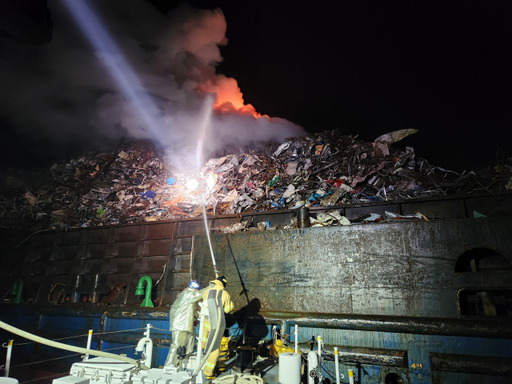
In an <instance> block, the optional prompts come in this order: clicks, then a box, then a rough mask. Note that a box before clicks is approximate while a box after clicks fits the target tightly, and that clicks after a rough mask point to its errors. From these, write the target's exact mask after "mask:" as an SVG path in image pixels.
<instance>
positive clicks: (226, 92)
mask: <svg viewBox="0 0 512 384" xmlns="http://www.w3.org/2000/svg"><path fill="white" fill-rule="evenodd" d="M200 90H201V91H203V92H209V93H214V94H215V95H216V100H215V104H214V105H213V108H214V110H215V111H216V112H218V113H221V114H223V113H238V114H242V115H250V116H253V117H254V118H256V119H258V118H261V117H266V118H268V116H267V115H262V114H261V113H259V112H257V111H256V109H255V108H254V107H253V106H252V105H251V104H245V101H244V96H243V94H242V91H241V90H240V87H239V86H238V82H237V81H236V80H235V79H233V78H228V77H225V76H217V78H216V80H215V84H213V83H212V82H208V83H206V84H202V85H201V86H200Z"/></svg>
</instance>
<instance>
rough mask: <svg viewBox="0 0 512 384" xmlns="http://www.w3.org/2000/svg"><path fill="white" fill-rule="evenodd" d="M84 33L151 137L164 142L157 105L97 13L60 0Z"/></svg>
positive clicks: (78, 2)
mask: <svg viewBox="0 0 512 384" xmlns="http://www.w3.org/2000/svg"><path fill="white" fill-rule="evenodd" d="M61 2H62V3H63V4H64V6H65V7H66V8H67V10H68V12H69V13H70V14H71V15H72V16H73V18H74V19H75V21H76V23H77V24H78V26H79V27H80V29H81V30H82V32H83V34H84V35H85V37H86V38H87V40H88V41H89V43H90V44H91V46H92V47H93V48H94V49H95V50H96V51H97V52H96V53H97V54H98V56H99V57H100V59H101V61H102V62H103V63H104V64H105V68H106V69H107V71H108V73H109V75H110V76H111V77H112V78H113V79H114V81H115V82H116V84H117V86H118V88H119V89H120V91H121V92H122V93H123V95H124V96H125V97H126V98H127V100H128V101H129V102H130V103H131V104H132V106H133V107H134V108H135V110H136V111H137V113H138V115H139V117H140V118H141V120H142V122H143V123H144V125H145V127H144V128H146V129H148V130H149V132H150V133H151V135H152V136H153V138H155V139H156V140H158V141H159V142H160V143H165V138H164V134H163V133H164V132H163V127H164V124H163V122H162V120H161V119H159V118H158V117H157V116H156V115H157V114H158V113H159V112H158V108H157V106H156V105H155V103H154V102H153V100H152V99H151V98H150V97H149V95H148V94H147V92H146V90H145V88H144V86H143V85H142V83H141V81H140V79H139V77H138V76H137V74H136V73H135V71H134V70H133V69H132V68H131V67H130V65H129V64H128V62H127V60H126V59H125V57H124V55H123V54H122V52H121V50H120V49H119V48H118V47H117V44H116V42H115V41H114V39H113V38H112V37H111V36H110V34H109V33H108V32H107V30H106V29H105V28H104V27H103V25H102V23H101V22H100V20H99V18H98V16H97V15H96V14H95V13H94V11H93V9H92V8H91V7H90V6H89V5H88V4H87V2H86V1H84V0H61Z"/></svg>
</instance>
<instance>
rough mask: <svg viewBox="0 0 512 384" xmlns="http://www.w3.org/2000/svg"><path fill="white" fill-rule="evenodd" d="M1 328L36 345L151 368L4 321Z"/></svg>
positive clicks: (133, 360) (132, 360)
mask: <svg viewBox="0 0 512 384" xmlns="http://www.w3.org/2000/svg"><path fill="white" fill-rule="evenodd" d="M0 328H3V329H5V330H6V331H8V332H11V333H14V334H15V335H18V336H21V337H23V338H25V339H28V340H32V341H35V342H36V343H40V344H44V345H48V346H49V347H53V348H58V349H64V350H66V351H70V352H76V353H82V354H84V355H94V356H99V357H108V358H112V359H116V360H120V361H124V362H125V363H130V364H133V365H135V366H136V367H138V368H142V369H144V370H148V369H149V367H147V366H146V365H144V364H142V363H141V362H140V361H138V360H135V359H132V358H130V357H126V356H121V355H116V354H115V353H109V352H103V351H96V350H95V349H87V348H81V347H75V346H74V345H68V344H64V343H59V342H58V341H53V340H49V339H45V338H44V337H41V336H37V335H34V334H32V333H29V332H26V331H23V330H21V329H19V328H16V327H13V326H12V325H9V324H7V323H4V322H3V321H0Z"/></svg>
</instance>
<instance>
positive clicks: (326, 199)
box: [0, 129, 512, 230]
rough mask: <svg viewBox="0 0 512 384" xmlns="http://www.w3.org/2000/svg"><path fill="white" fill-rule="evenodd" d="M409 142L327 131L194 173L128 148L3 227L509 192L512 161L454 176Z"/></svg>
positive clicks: (76, 172) (150, 149)
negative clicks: (368, 139) (364, 138)
mask: <svg viewBox="0 0 512 384" xmlns="http://www.w3.org/2000/svg"><path fill="white" fill-rule="evenodd" d="M413 133H416V130H413V129H406V130H400V131H394V132H390V133H387V134H384V135H382V136H380V137H378V138H377V139H375V140H374V141H373V142H365V141H362V140H358V139H357V136H351V135H345V136H343V135H339V134H337V133H336V132H334V131H332V132H324V133H322V134H317V135H314V136H307V137H301V138H290V139H288V140H287V141H285V142H284V143H281V144H274V145H268V146H267V147H265V148H264V149H263V150H259V151H255V150H251V151H248V152H247V153H241V154H230V155H225V156H222V157H215V158H211V159H209V160H208V161H206V163H205V165H204V166H203V168H202V169H201V170H200V171H195V172H193V171H190V170H183V169H179V168H177V167H176V166H175V165H174V164H173V163H172V161H171V160H170V156H169V153H166V152H165V151H162V150H159V149H157V148H156V147H155V146H154V145H153V144H151V143H148V142H134V143H131V144H129V145H126V146H125V147H123V148H121V149H117V150H116V151H113V152H109V153H105V152H102V153H96V154H87V155H83V156H81V157H78V158H74V159H71V160H70V161H68V162H64V163H60V164H54V165H53V166H52V167H51V169H50V171H49V176H48V179H47V180H43V181H42V183H41V187H39V188H34V189H31V190H26V191H25V192H24V193H23V192H21V193H18V194H17V195H16V196H14V197H11V198H6V197H0V225H2V226H3V227H7V228H11V229H15V228H25V229H27V228H30V229H32V230H34V229H35V230H41V229H46V228H73V227H89V226H103V225H115V224H126V223H141V222H145V221H146V222H151V221H160V220H177V219H184V218H192V217H197V216H200V215H202V212H203V210H202V206H203V205H205V206H206V209H207V213H208V214H209V215H229V214H240V213H243V212H259V211H267V210H273V209H297V208H300V207H304V206H306V207H312V206H336V205H342V204H349V205H350V204H361V203H368V202H380V201H394V200H402V199H410V198H422V197H430V196H437V195H452V194H469V193H473V192H476V191H486V192H492V193H502V192H506V191H511V190H512V159H508V160H507V161H505V162H502V163H499V164H496V165H495V166H494V167H493V168H492V169H491V168H490V169H487V170H486V171H485V172H479V173H476V172H473V171H470V172H467V171H464V172H462V173H459V172H455V171H452V170H449V169H444V168H440V167H436V166H433V165H431V164H430V163H429V162H428V161H427V160H425V159H423V158H421V157H419V156H417V154H416V153H415V151H414V148H412V147H410V146H407V147H405V149H400V148H399V145H398V144H395V143H396V142H397V141H399V140H401V139H403V138H404V137H406V136H408V135H410V134H413ZM335 222H336V223H341V222H340V220H335Z"/></svg>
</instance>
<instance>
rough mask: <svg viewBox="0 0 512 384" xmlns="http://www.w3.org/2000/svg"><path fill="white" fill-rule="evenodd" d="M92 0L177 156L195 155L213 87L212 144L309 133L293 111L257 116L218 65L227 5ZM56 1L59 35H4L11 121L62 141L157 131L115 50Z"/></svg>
mask: <svg viewBox="0 0 512 384" xmlns="http://www.w3.org/2000/svg"><path fill="white" fill-rule="evenodd" d="M73 1H75V0H73ZM76 1H82V0H76ZM88 3H89V4H91V5H92V6H93V8H94V10H95V12H96V13H97V14H98V15H99V17H100V20H101V21H102V23H103V24H104V25H105V27H106V29H107V30H108V31H109V33H110V34H111V36H112V38H113V39H114V40H115V41H116V43H117V44H118V45H119V49H120V51H121V52H122V53H123V55H124V56H125V57H126V59H127V61H128V63H129V64H130V65H131V66H132V68H133V70H134V72H135V73H136V74H137V75H138V76H139V78H140V81H141V84H142V85H143V89H140V92H146V93H147V94H148V95H149V96H150V98H151V100H152V101H153V106H152V108H151V110H150V111H148V112H149V113H151V114H152V115H153V116H154V117H155V119H156V120H157V121H158V122H159V125H160V128H161V132H162V137H163V139H162V138H160V140H159V141H163V142H160V143H159V144H160V145H162V146H163V147H166V148H169V149H170V150H171V151H174V153H175V154H176V155H177V156H184V155H186V154H189V155H191V156H193V154H192V153H191V152H193V151H194V150H195V146H196V142H197V138H198V135H199V134H200V132H199V130H200V129H201V123H202V120H204V113H202V110H204V108H203V105H204V103H205V100H207V97H212V96H213V97H215V98H216V100H217V103H216V104H215V111H214V112H213V114H212V115H211V118H210V119H209V125H208V128H207V130H206V137H205V140H204V142H205V145H207V147H205V151H206V152H207V153H213V152H215V151H218V150H220V149H222V148H224V147H235V146H236V147H244V146H246V145H250V144H255V143H256V144H257V143H263V142H268V141H281V140H283V139H284V138H286V137H290V136H300V135H303V134H304V132H303V130H302V129H301V128H300V127H298V126H297V125H295V124H293V123H291V122H289V121H287V120H285V119H280V118H270V117H267V116H261V117H259V118H258V116H260V115H259V114H258V113H257V112H256V111H255V110H254V108H253V107H252V106H251V105H250V104H247V105H246V104H245V103H244V101H243V96H242V92H241V91H240V89H239V88H238V84H237V82H236V80H235V79H229V78H226V77H225V76H222V75H220V74H217V73H216V66H217V64H218V63H220V62H221V61H222V57H221V52H220V49H219V46H223V45H225V44H227V39H226V20H225V18H224V15H223V13H222V11H221V10H219V9H217V10H197V9H192V8H190V7H186V6H182V7H180V8H178V9H175V10H173V11H172V12H170V14H169V15H163V14H161V13H160V12H158V11H157V10H156V9H154V8H153V7H152V6H151V5H150V4H149V2H146V1H143V0H119V1H108V2H107V1H101V0H95V1H89V2H88ZM48 7H49V10H50V12H51V15H52V21H53V34H52V40H51V42H48V43H45V44H37V45H33V44H32V45H27V44H20V43H19V41H16V40H15V39H3V40H2V41H1V44H2V45H1V47H0V48H1V49H2V51H3V52H2V56H1V60H0V72H1V73H2V87H3V91H2V92H1V96H0V102H1V103H0V104H1V107H0V108H1V110H0V113H1V116H2V121H3V122H4V125H5V124H6V125H7V126H8V127H9V129H13V130H15V131H17V132H19V133H20V134H22V135H26V136H30V137H32V138H34V139H36V140H38V139H41V140H44V141H45V142H47V143H52V145H54V146H55V148H57V150H58V148H66V147H68V146H77V145H78V143H80V145H81V144H83V145H87V146H89V147H93V146H98V145H100V144H101V143H103V142H107V141H111V140H113V139H118V138H121V137H129V138H147V139H150V140H153V141H155V140H156V138H155V137H154V135H153V134H151V133H150V132H149V131H148V130H147V129H146V127H144V124H143V122H142V121H141V119H140V117H139V116H138V114H137V113H136V109H135V108H133V105H131V104H130V102H129V101H128V99H127V98H126V97H125V95H123V93H122V92H120V90H119V89H118V87H117V86H116V84H115V82H114V81H113V79H112V78H111V77H110V76H109V74H108V71H106V70H105V67H104V65H103V62H104V61H103V60H102V58H104V55H109V54H111V53H110V52H98V51H94V49H93V48H92V47H91V46H90V45H89V44H88V43H87V40H86V38H85V37H84V36H83V34H82V33H81V31H80V30H79V29H78V27H77V26H76V25H75V23H74V21H73V19H72V18H71V16H70V15H69V13H67V12H66V10H65V7H64V6H63V4H62V3H61V2H60V1H50V2H49V4H48ZM208 95H210V96H208ZM55 148H52V150H55Z"/></svg>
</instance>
